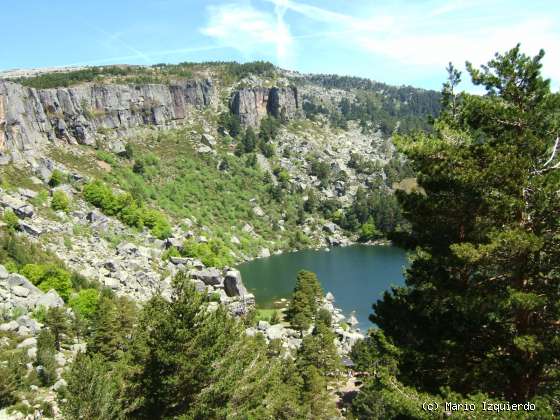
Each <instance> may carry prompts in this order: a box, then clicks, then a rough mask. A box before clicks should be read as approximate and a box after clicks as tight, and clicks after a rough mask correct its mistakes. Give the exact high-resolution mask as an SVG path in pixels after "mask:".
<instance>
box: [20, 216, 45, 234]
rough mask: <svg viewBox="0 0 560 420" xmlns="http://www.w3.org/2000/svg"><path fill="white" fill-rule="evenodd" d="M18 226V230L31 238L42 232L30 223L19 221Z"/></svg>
mask: <svg viewBox="0 0 560 420" xmlns="http://www.w3.org/2000/svg"><path fill="white" fill-rule="evenodd" d="M18 226H19V229H20V230H22V231H23V232H25V233H27V234H29V235H31V236H35V237H37V236H41V235H42V234H43V230H42V229H41V228H40V227H38V226H35V225H34V224H32V223H28V222H24V221H23V220H20V221H19V223H18Z"/></svg>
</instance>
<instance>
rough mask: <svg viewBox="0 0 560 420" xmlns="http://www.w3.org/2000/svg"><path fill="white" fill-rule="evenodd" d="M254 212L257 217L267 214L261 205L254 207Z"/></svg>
mask: <svg viewBox="0 0 560 420" xmlns="http://www.w3.org/2000/svg"><path fill="white" fill-rule="evenodd" d="M253 213H254V214H255V216H257V217H263V216H264V215H265V213H264V210H263V209H261V208H260V207H259V206H256V207H253Z"/></svg>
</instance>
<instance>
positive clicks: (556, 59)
mask: <svg viewBox="0 0 560 420" xmlns="http://www.w3.org/2000/svg"><path fill="white" fill-rule="evenodd" d="M265 1H266V2H268V3H272V4H275V5H277V4H279V3H282V4H283V6H284V7H285V8H287V9H288V10H289V11H292V12H294V13H298V14H299V15H301V16H304V17H305V18H307V19H310V20H313V21H315V22H317V23H318V24H320V25H323V26H325V27H326V28H325V30H324V31H317V32H315V33H312V34H310V35H304V36H300V37H298V36H295V37H294V38H295V39H298V38H307V37H315V36H317V37H319V36H325V37H329V39H331V40H332V41H333V42H340V43H343V45H345V46H353V47H355V48H358V49H360V50H362V51H364V52H366V53H367V52H369V53H373V54H377V55H380V56H384V57H387V59H389V60H393V61H396V62H399V63H401V64H402V65H404V66H409V67H410V66H415V67H419V70H421V71H425V70H429V69H437V70H441V69H443V68H444V67H445V66H446V65H447V63H448V62H449V61H452V62H454V63H455V64H456V65H462V64H463V63H464V62H465V61H466V60H469V61H471V62H472V63H473V64H476V65H477V64H482V63H485V62H486V61H488V60H489V59H490V58H492V57H493V54H494V53H495V52H496V51H499V52H504V51H506V50H508V49H510V48H512V47H513V46H514V45H515V44H516V43H518V42H521V44H522V49H523V51H524V52H526V53H527V54H536V53H537V52H538V50H539V49H540V48H544V49H545V51H546V53H547V54H546V56H545V59H544V60H543V64H544V69H543V73H544V74H545V75H546V76H547V77H550V78H552V79H553V85H557V84H558V82H559V81H560V50H558V48H557V46H558V45H560V31H559V30H558V28H557V25H556V23H555V22H554V20H553V19H552V18H550V17H548V16H542V15H538V14H536V13H535V14H531V13H527V14H526V16H525V17H523V18H522V19H520V18H517V19H516V18H512V17H510V16H508V15H507V14H505V13H504V14H499V15H495V16H491V15H484V14H482V12H481V11H484V10H485V9H484V8H482V9H481V11H479V10H478V8H481V7H483V6H484V3H483V2H480V1H469V2H466V1H464V0H450V1H448V2H445V3H441V2H440V3H439V4H436V5H435V6H434V3H431V5H432V6H431V8H428V7H425V8H423V9H422V8H421V7H420V8H418V7H416V8H407V7H401V8H398V9H392V10H390V9H380V8H377V9H376V8H375V6H371V5H370V6H369V7H370V9H369V10H365V9H366V7H365V6H364V11H363V13H362V14H361V15H360V16H354V15H349V14H344V13H339V12H333V11H330V10H327V9H325V8H321V7H317V6H311V5H308V4H305V3H302V2H297V1H294V0H265Z"/></svg>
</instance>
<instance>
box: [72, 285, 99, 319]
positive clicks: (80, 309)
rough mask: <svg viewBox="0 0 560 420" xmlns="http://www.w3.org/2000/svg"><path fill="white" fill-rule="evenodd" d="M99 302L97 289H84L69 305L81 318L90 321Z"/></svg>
mask: <svg viewBox="0 0 560 420" xmlns="http://www.w3.org/2000/svg"><path fill="white" fill-rule="evenodd" d="M98 301H99V291H98V290H97V289H82V290H80V291H79V292H78V293H77V294H76V295H74V296H72V297H71V298H70V301H69V305H70V307H71V308H72V309H73V310H74V311H75V312H77V313H78V314H79V315H80V316H82V317H84V318H86V319H90V318H91V316H92V315H93V313H94V312H95V308H96V307H97V302H98Z"/></svg>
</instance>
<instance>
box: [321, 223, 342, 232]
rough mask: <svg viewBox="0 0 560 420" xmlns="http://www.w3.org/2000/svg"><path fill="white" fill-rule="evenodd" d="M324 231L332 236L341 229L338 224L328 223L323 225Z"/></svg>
mask: <svg viewBox="0 0 560 420" xmlns="http://www.w3.org/2000/svg"><path fill="white" fill-rule="evenodd" d="M323 230H324V231H325V232H327V233H330V234H331V235H332V234H334V233H336V232H337V231H338V230H339V229H338V226H337V225H336V223H333V222H328V223H325V224H324V225H323Z"/></svg>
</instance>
